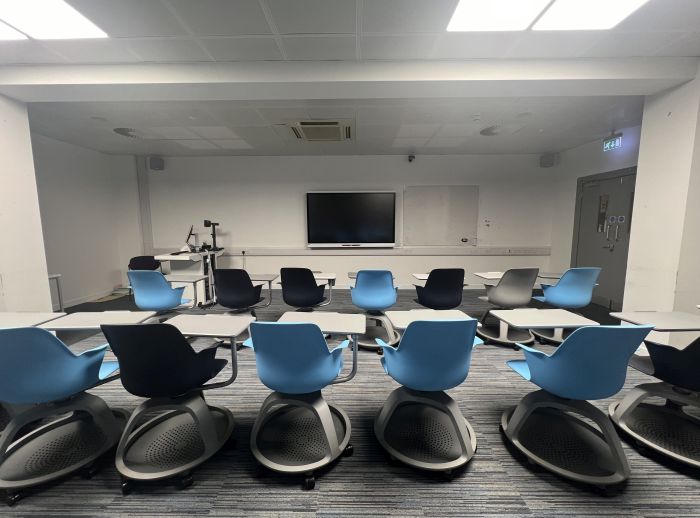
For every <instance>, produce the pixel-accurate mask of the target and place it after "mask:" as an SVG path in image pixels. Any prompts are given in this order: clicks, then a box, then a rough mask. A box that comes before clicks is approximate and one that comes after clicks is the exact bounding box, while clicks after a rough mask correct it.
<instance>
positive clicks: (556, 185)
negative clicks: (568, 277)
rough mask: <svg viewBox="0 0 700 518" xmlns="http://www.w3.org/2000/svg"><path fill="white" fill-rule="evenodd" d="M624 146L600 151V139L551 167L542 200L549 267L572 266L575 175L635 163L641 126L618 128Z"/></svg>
mask: <svg viewBox="0 0 700 518" xmlns="http://www.w3.org/2000/svg"><path fill="white" fill-rule="evenodd" d="M619 131H621V132H622V133H623V147H622V149H618V150H615V151H608V152H603V145H602V142H601V141H600V140H595V141H593V142H589V143H588V144H584V145H582V146H578V147H575V148H572V149H569V150H567V151H564V152H563V153H562V154H561V161H560V163H559V165H557V166H556V167H554V168H552V169H551V171H552V173H553V177H552V184H551V190H550V191H549V192H548V193H547V194H546V196H545V197H543V198H542V203H548V204H550V205H551V207H552V217H553V220H552V255H551V258H550V268H551V269H552V270H553V271H562V270H565V269H566V268H569V267H570V266H571V244H572V239H573V231H574V216H575V209H576V183H577V180H578V178H581V177H583V176H591V175H594V174H599V173H606V172H609V171H616V170H618V169H625V168H628V167H633V166H636V165H637V159H638V155H639V138H640V133H641V127H640V126H636V127H633V128H623V129H620V130H619Z"/></svg>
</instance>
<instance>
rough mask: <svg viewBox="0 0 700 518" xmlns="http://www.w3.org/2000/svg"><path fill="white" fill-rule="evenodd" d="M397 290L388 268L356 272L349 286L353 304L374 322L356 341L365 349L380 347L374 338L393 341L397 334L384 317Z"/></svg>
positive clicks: (378, 349) (394, 298)
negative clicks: (351, 285)
mask: <svg viewBox="0 0 700 518" xmlns="http://www.w3.org/2000/svg"><path fill="white" fill-rule="evenodd" d="M397 293H398V289H397V288H395V287H394V276H393V274H392V273H391V272H390V271H388V270H360V271H359V272H357V277H356V279H355V287H354V288H353V287H350V297H351V298H352V303H353V304H355V306H357V307H358V308H360V309H364V310H365V313H366V315H367V320H368V321H372V322H374V324H375V325H372V326H368V327H367V333H365V334H364V335H362V336H361V337H360V338H359V340H358V344H359V345H360V346H361V347H364V348H366V349H374V350H376V351H378V352H380V351H381V348H379V346H377V344H376V342H375V341H374V340H375V339H376V338H381V339H382V340H384V341H385V342H388V343H390V344H395V343H396V342H398V339H399V335H398V333H397V332H396V331H394V328H393V326H392V325H391V321H390V320H389V319H388V318H386V316H384V313H383V312H384V310H385V309H389V308H390V307H391V306H393V305H394V304H396V298H397Z"/></svg>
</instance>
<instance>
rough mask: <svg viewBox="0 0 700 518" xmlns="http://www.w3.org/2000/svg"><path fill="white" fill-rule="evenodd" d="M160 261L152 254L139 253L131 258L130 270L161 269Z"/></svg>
mask: <svg viewBox="0 0 700 518" xmlns="http://www.w3.org/2000/svg"><path fill="white" fill-rule="evenodd" d="M159 269H160V261H159V260H157V259H156V258H155V257H153V256H152V255H137V256H136V257H132V258H131V259H130V260H129V270H159Z"/></svg>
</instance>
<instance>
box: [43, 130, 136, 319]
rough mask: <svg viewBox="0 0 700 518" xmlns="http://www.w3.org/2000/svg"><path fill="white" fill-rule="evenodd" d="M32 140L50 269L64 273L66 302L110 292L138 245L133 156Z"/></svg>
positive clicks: (121, 279) (121, 281)
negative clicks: (106, 153) (114, 154)
mask: <svg viewBox="0 0 700 518" xmlns="http://www.w3.org/2000/svg"><path fill="white" fill-rule="evenodd" d="M32 143H33V148H34V160H35V163H36V177H37V185H38V190H39V201H40V205H41V219H42V222H43V228H44V242H45V246H46V261H47V264H48V269H49V272H51V273H60V274H61V275H62V281H63V297H64V301H65V303H66V305H71V304H77V303H80V302H85V301H88V300H94V299H95V298H99V297H101V296H104V295H106V294H109V293H110V292H111V291H112V289H113V288H114V287H115V286H121V285H124V283H125V282H126V276H125V271H126V265H127V263H128V262H129V258H130V257H132V256H135V255H139V254H140V253H141V249H142V242H141V229H140V228H141V227H140V221H139V199H138V187H137V181H136V169H135V163H134V157H132V156H113V155H105V154H102V153H98V152H95V151H91V150H88V149H85V148H81V147H78V146H74V145H72V144H66V143H64V142H59V141H57V140H53V139H50V138H47V137H44V136H42V135H38V134H34V135H32ZM54 303H56V300H55V297H54Z"/></svg>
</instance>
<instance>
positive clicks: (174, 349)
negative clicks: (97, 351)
mask: <svg viewBox="0 0 700 518" xmlns="http://www.w3.org/2000/svg"><path fill="white" fill-rule="evenodd" d="M102 332H103V333H104V335H105V338H107V341H108V342H109V346H110V347H111V349H112V351H114V354H115V355H116V356H117V358H118V359H119V368H120V371H121V380H122V384H123V385H124V388H125V389H126V390H127V391H129V392H130V393H131V394H134V395H135V396H139V397H148V398H150V397H171V396H176V395H179V394H182V393H183V392H186V391H187V390H189V389H190V388H191V386H192V376H193V375H194V374H196V372H193V371H195V366H196V363H197V362H196V356H197V354H196V353H195V351H194V350H193V349H192V346H190V344H189V343H188V342H187V340H186V339H185V337H184V336H182V333H180V331H179V330H178V329H177V328H176V327H174V326H172V325H170V324H129V325H103V326H102Z"/></svg>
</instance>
